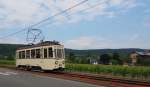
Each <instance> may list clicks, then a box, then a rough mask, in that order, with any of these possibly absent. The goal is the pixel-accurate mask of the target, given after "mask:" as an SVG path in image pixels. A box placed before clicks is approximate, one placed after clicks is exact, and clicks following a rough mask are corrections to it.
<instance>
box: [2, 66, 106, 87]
mask: <svg viewBox="0 0 150 87" xmlns="http://www.w3.org/2000/svg"><path fill="white" fill-rule="evenodd" d="M0 87H103V86H96V85H91V84H88V83H82V82H76V81H70V80H64V79H59V78H52V77H47V76H39V75H33V74H31V73H26V72H22V71H15V70H10V69H5V68H0Z"/></svg>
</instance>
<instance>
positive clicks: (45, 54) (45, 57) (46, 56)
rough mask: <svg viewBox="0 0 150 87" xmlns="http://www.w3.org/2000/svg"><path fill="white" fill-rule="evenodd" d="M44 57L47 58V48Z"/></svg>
mask: <svg viewBox="0 0 150 87" xmlns="http://www.w3.org/2000/svg"><path fill="white" fill-rule="evenodd" d="M44 58H47V49H46V48H45V49H44Z"/></svg>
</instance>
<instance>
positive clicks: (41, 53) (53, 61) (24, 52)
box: [16, 41, 65, 70]
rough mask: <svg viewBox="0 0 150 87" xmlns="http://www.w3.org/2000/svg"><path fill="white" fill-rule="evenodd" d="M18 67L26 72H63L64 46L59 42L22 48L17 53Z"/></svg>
mask: <svg viewBox="0 0 150 87" xmlns="http://www.w3.org/2000/svg"><path fill="white" fill-rule="evenodd" d="M16 67H17V68H19V69H25V70H31V69H41V70H63V69H64V68H65V52H64V46H63V45H61V44H59V43H58V42H52V41H46V42H41V43H39V44H35V45H29V46H25V47H21V48H19V49H18V50H17V51H16Z"/></svg>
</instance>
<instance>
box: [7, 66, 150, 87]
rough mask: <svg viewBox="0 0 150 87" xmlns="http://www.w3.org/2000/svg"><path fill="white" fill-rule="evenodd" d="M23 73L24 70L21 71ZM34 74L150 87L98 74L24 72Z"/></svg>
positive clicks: (115, 86)
mask: <svg viewBox="0 0 150 87" xmlns="http://www.w3.org/2000/svg"><path fill="white" fill-rule="evenodd" d="M5 68H10V69H15V68H14V67H10V66H8V67H6V66H5ZM19 71H23V70H19ZM23 72H28V73H32V74H34V75H42V76H50V77H56V78H62V79H69V80H76V81H82V82H87V83H91V84H96V85H103V86H109V87H150V81H141V80H131V79H125V78H114V77H106V76H100V75H96V74H89V73H88V74H87V73H80V72H56V71H53V72H52V71H51V72H45V73H43V72H31V71H23Z"/></svg>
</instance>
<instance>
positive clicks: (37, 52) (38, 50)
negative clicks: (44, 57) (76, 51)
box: [36, 49, 40, 58]
mask: <svg viewBox="0 0 150 87" xmlns="http://www.w3.org/2000/svg"><path fill="white" fill-rule="evenodd" d="M36 58H40V49H36Z"/></svg>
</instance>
